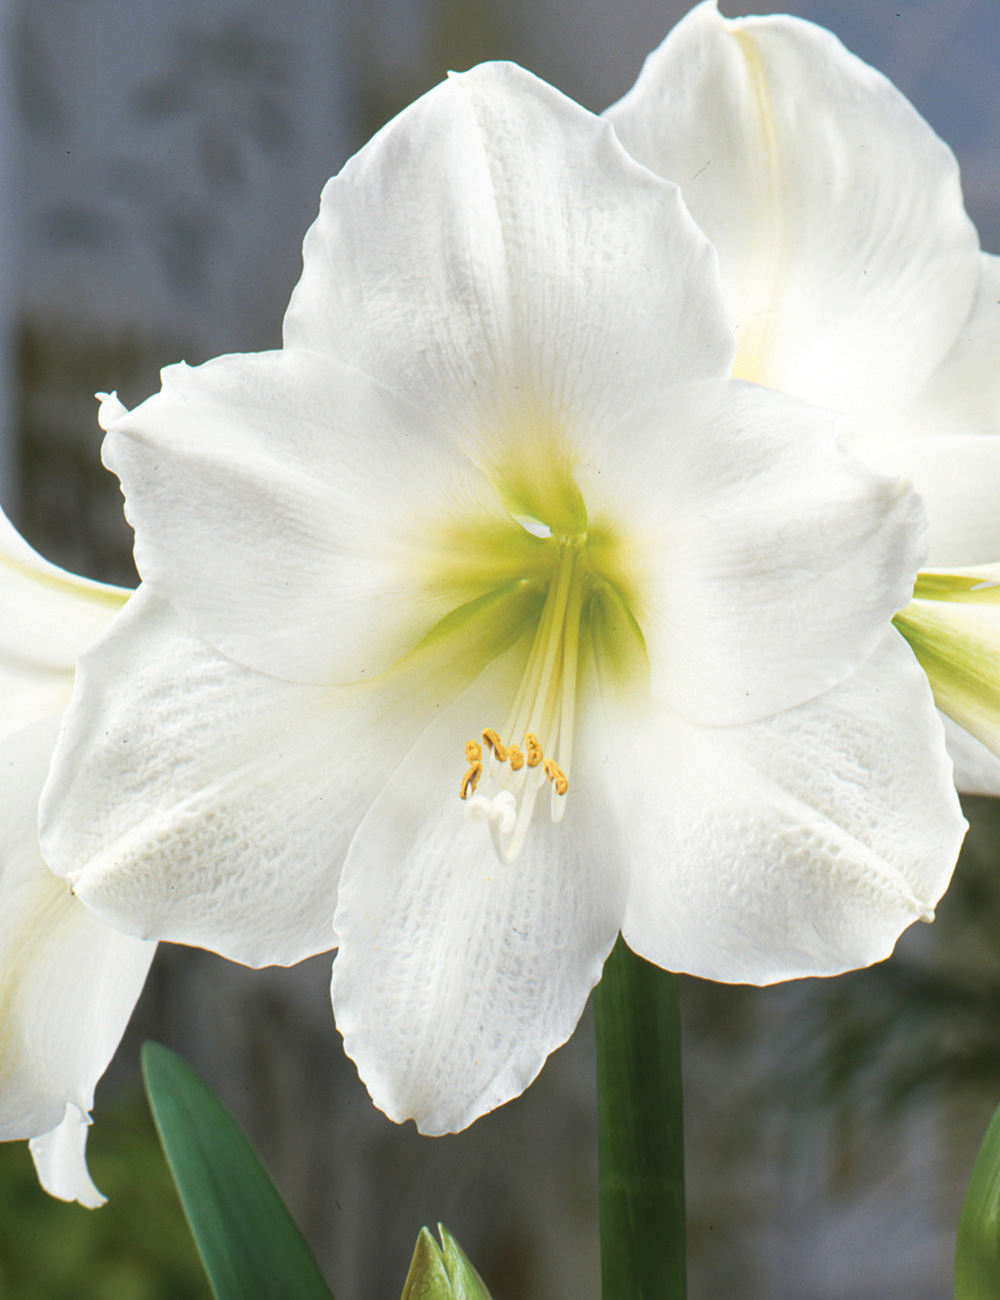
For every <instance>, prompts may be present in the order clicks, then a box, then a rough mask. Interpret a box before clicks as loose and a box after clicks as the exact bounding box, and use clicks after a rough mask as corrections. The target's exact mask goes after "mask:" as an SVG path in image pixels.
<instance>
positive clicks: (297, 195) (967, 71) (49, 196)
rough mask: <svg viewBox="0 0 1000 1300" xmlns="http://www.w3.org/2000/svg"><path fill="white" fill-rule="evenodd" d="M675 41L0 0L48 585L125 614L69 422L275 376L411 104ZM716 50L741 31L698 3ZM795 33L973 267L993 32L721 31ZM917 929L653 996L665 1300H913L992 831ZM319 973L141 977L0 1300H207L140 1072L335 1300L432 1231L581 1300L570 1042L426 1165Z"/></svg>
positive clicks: (10, 383)
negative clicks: (439, 88) (189, 1070)
mask: <svg viewBox="0 0 1000 1300" xmlns="http://www.w3.org/2000/svg"><path fill="white" fill-rule="evenodd" d="M690 7H691V6H690V5H689V4H687V3H684V2H683V0H681V2H671V0H614V2H612V0H339V2H338V0H283V3H282V4H281V5H280V6H277V5H273V4H269V3H267V2H266V0H197V2H196V0H171V3H170V4H169V5H168V4H165V3H160V2H159V0H130V2H129V3H128V4H126V3H124V2H123V0H5V3H4V4H3V6H2V8H0V16H2V25H0V58H2V68H0V72H2V76H0V237H2V241H3V243H2V258H0V499H2V501H3V504H4V506H5V508H6V509H7V510H8V512H9V513H10V514H11V516H12V518H13V519H14V521H15V522H16V523H17V524H18V526H19V527H20V528H21V530H22V531H23V532H24V533H25V535H26V536H27V537H28V539H29V540H30V541H31V542H32V543H33V544H34V545H35V546H37V547H38V548H39V549H40V550H41V551H42V552H43V553H44V554H46V555H47V556H49V557H50V558H51V559H53V560H55V561H56V562H58V563H60V564H62V565H65V566H66V567H68V568H70V569H74V570H76V571H78V572H82V573H86V574H88V575H90V576H92V577H98V578H103V579H106V580H110V581H117V582H122V583H127V584H131V583H132V582H134V581H135V575H134V570H133V568H132V563H131V553H130V552H131V539H130V535H129V533H128V530H127V528H126V527H125V525H124V523H123V520H122V516H121V498H120V495H119V492H118V486H117V481H116V480H115V479H114V478H113V477H112V476H110V475H109V474H107V473H106V472H105V471H104V470H103V469H102V467H101V464H100V457H99V447H100V438H101V433H100V430H99V428H98V426H97V420H96V412H97V408H96V403H95V402H94V399H93V393H94V392H95V391H96V390H103V389H117V390H118V392H119V394H120V395H121V397H122V399H123V400H124V401H125V403H126V404H127V405H129V406H131V405H133V404H134V403H135V402H137V401H139V400H141V399H142V398H144V397H146V396H148V395H149V394H150V393H151V392H153V391H155V389H156V388H157V387H158V377H157V372H158V370H159V368H160V367H161V366H163V365H166V364H169V363H171V362H175V361H179V360H181V359H184V360H186V361H189V362H192V363H196V362H199V361H202V360H204V359H206V358H208V357H210V356H213V355H215V354H218V353H220V352H230V351H248V350H255V349H261V348H268V347H275V346H278V345H279V344H280V339H281V318H282V313H283V310H284V307H285V304H286V302H287V300H288V297H289V294H290V292H291V289H292V287H293V285H294V283H295V281H296V279H297V277H298V274H299V270H300V267H301V241H302V236H303V234H304V233H305V230H306V228H307V227H308V225H309V224H310V222H311V221H312V220H313V218H314V216H315V214H316V211H317V206H318V200H319V192H320V189H321V187H322V185H323V182H324V181H325V180H326V179H327V177H328V176H330V175H332V174H333V173H334V172H336V171H337V170H338V169H339V167H340V166H341V165H342V164H343V162H344V161H345V159H346V158H347V157H348V156H349V155H350V154H351V153H352V152H353V151H354V150H355V149H357V148H358V147H359V146H360V145H361V144H362V143H364V141H365V140H366V139H367V138H368V137H369V136H370V135H371V134H372V132H373V131H375V130H376V129H377V128H378V127H379V126H380V125H381V124H382V123H383V122H385V121H386V120H387V119H388V118H389V117H391V116H392V115H393V114H394V113H395V112H397V111H398V110H399V109H400V108H402V107H403V106H404V105H405V104H407V103H408V102H410V100H412V99H413V98H414V97H415V96H416V95H418V94H420V93H421V92H422V91H424V90H426V89H427V88H429V87H430V86H431V85H433V84H434V83H435V82H437V81H438V80H440V79H441V77H442V76H443V75H444V73H445V71H446V70H447V69H449V68H457V69H461V68H465V67H468V66H470V65H471V64H473V63H476V62H478V61H480V60H482V59H489V58H510V59H514V60H516V61H518V62H519V63H521V64H523V65H525V66H526V67H528V68H530V69H531V70H532V71H534V72H536V73H538V74H539V75H540V76H542V77H545V78H546V79H547V80H549V81H551V82H552V83H553V84H555V85H556V86H558V87H559V88H560V89H561V90H563V91H565V92H566V93H567V94H569V95H572V96H573V97H574V98H576V99H578V100H579V101H581V102H582V103H583V104H584V105H586V106H587V107H589V108H591V109H594V110H600V109H602V108H604V107H606V106H607V105H608V104H609V103H611V102H612V101H614V100H615V99H617V98H618V97H619V96H620V95H622V94H623V93H624V92H625V91H626V90H627V89H628V88H629V86H630V85H631V84H632V82H633V80H634V79H635V76H636V75H637V73H638V71H639V68H640V66H641V64H642V60H643V58H644V56H645V55H646V53H648V52H649V50H650V49H652V48H653V46H654V45H656V44H657V43H658V42H659V41H660V40H661V39H662V38H663V36H664V35H665V34H666V32H667V31H668V29H669V28H670V27H671V26H672V25H673V23H674V22H676V20H677V19H678V18H679V17H680V16H681V15H682V14H683V13H685V12H686V11H687V10H688V9H689V8H690ZM720 7H721V8H722V10H723V12H724V13H726V14H727V15H730V16H735V15H736V14H739V13H741V12H743V8H742V7H741V6H739V5H732V4H730V3H727V2H726V0H723V3H722V4H721V6H720ZM779 10H782V11H790V12H793V13H795V14H798V15H800V16H802V17H807V18H812V19H814V20H816V21H818V22H821V23H823V24H825V25H826V26H828V27H830V28H832V29H833V30H834V31H835V32H836V33H837V34H838V35H839V36H840V37H841V38H842V39H843V40H844V41H845V43H846V44H847V45H848V46H849V47H850V48H852V49H853V50H854V51H855V52H856V53H858V54H859V55H861V56H862V57H863V58H865V59H866V60H868V61H869V62H871V63H873V64H875V65H876V66H877V67H879V68H881V69H882V70H883V71H884V72H886V73H887V74H888V75H889V76H890V77H892V79H893V80H894V81H895V82H896V83H897V85H899V86H900V87H901V89H902V90H903V91H904V92H905V93H906V94H907V95H908V96H909V97H910V99H911V100H913V102H914V103H915V104H916V106H917V107H918V108H919V109H920V111H921V112H922V113H923V114H924V115H925V117H927V118H928V120H929V121H930V122H931V123H932V125H933V126H934V127H935V128H936V129H937V130H938V132H939V133H940V134H941V135H942V136H943V137H944V138H945V139H946V140H947V141H948V142H949V143H950V144H951V145H952V147H953V148H954V149H955V151H956V153H957V154H958V157H959V160H960V163H961V166H962V174H963V181H964V186H965V193H966V197H967V202H968V206H969V209H970V212H971V214H972V216H973V219H974V220H975V221H976V222H977V224H978V226H979V229H980V233H981V237H982V242H983V246H984V247H985V248H987V249H989V250H991V251H994V252H995V251H998V250H1000V184H998V179H1000V177H998V171H1000V91H998V88H1000V7H998V6H997V5H996V4H995V3H994V0H865V3H863V4H861V3H857V2H856V0H803V2H802V3H798V4H790V5H780V4H759V5H758V6H757V7H756V10H755V11H756V12H775V11H779ZM967 812H968V815H969V818H970V821H971V822H972V831H971V833H970V836H969V840H968V843H967V847H966V850H965V852H964V855H963V859H962V862H961V864H960V867H959V871H958V874H957V876H956V881H955V884H954V885H953V886H952V888H951V890H950V891H949V893H948V895H947V896H946V898H945V900H944V902H943V904H942V906H941V908H940V911H939V921H938V923H937V924H936V925H934V926H933V927H924V926H919V927H916V930H915V931H914V932H911V933H909V934H908V935H907V936H905V938H904V940H903V942H902V943H901V945H900V948H899V951H898V952H897V954H896V956H895V957H893V959H892V960H891V961H889V962H887V963H885V964H883V965H882V966H879V967H876V968H873V969H871V970H869V971H864V972H859V973H856V974H853V975H850V976H847V977H843V978H841V979H837V980H832V981H814V982H802V983H797V984H791V985H787V986H782V987H778V988H774V989H765V990H759V989H752V988H743V987H736V988H732V987H724V986H717V985H708V984H703V983H699V982H698V981H694V980H686V981H685V982H684V986H683V999H684V1002H683V1007H684V1022H685V1025H684V1027H685V1035H686V1052H685V1070H686V1076H687V1077H686V1089H687V1092H686V1105H687V1130H688V1131H687V1159H688V1172H689V1215H690V1245H691V1257H690V1272H691V1286H690V1294H691V1296H692V1300H719V1298H720V1297H730V1296H732V1297H739V1298H740V1300H871V1298H873V1297H879V1298H880V1300H895V1298H898V1300H944V1298H945V1297H947V1296H950V1294H951V1280H950V1275H951V1253H952V1249H953V1241H954V1230H955V1224H956V1221H957V1216H958V1210H959V1206H960V1203H961V1196H962V1192H963V1189H964V1186H965V1183H966V1182H967V1180H968V1177H969V1173H970V1171H971V1167H972V1161H973V1158H974V1154H975V1150H976V1147H977V1145H978V1142H979V1140H980V1138H981V1136H982V1133H983V1131H984V1129H985V1126H986V1123H987V1121H988V1118H989V1115H990V1113H991V1112H992V1110H993V1108H994V1106H995V1105H996V1103H997V1101H1000V809H998V808H997V807H996V806H994V805H993V804H992V803H991V802H990V801H986V800H970V801H968V809H967ZM328 983H329V958H328V957H323V958H317V959H314V960H313V961H311V962H308V963H305V964H303V965H302V966H300V967H297V968H294V969H292V970H288V971H279V970H269V971H263V972H252V971H247V970H244V969H242V968H239V967H236V966H231V965H228V964H227V963H224V962H222V961H220V960H218V959H216V958H214V957H212V956H211V955H208V954H204V953H200V952H196V951H191V950H185V949H178V948H171V949H167V948H161V950H160V953H159V954H158V957H157V960H156V963H155V965H154V971H153V976H152V978H151V980H150V983H149V985H148V987H147V991H146V993H145V994H144V997H143V999H142V1001H141V1002H140V1005H139V1007H138V1009H137V1013H136V1016H135V1020H134V1024H133V1027H132V1029H131V1030H130V1032H129V1035H128V1037H127V1038H126V1041H125V1043H124V1044H123V1046H122V1049H121V1050H120V1052H119V1055H118V1058H117V1059H116V1062H115V1064H114V1066H113V1067H112V1069H111V1071H109V1074H108V1075H107V1077H106V1079H105V1080H104V1082H103V1083H102V1085H101V1088H100V1090H99V1092H98V1102H97V1109H96V1112H95V1119H96V1124H95V1127H94V1129H93V1131H92V1137H91V1150H92V1153H93V1154H92V1161H91V1165H92V1170H93V1172H94V1175H95V1178H96V1181H97V1183H98V1185H99V1186H101V1188H102V1190H104V1191H105V1193H107V1194H108V1195H109V1197H110V1200H109V1204H108V1205H107V1206H106V1207H105V1208H104V1209H102V1210H100V1211H96V1212H90V1211H86V1210H83V1209H81V1208H79V1207H77V1206H65V1205H62V1204H59V1203H56V1202H52V1201H50V1200H48V1198H46V1197H45V1196H44V1195H43V1194H41V1193H40V1192H38V1191H37V1188H36V1186H35V1181H34V1175H33V1172H32V1170H31V1167H30V1160H29V1158H28V1154H27V1150H26V1147H25V1146H24V1144H11V1145H8V1146H6V1147H2V1148H0V1296H4V1297H6V1296H10V1297H18V1298H21V1297H27V1298H28V1300H34V1298H36V1297H37V1298H38V1300H42V1298H43V1297H44V1298H46V1300H48V1298H55V1297H60V1298H62V1297H65V1298H67V1300H77V1298H81V1297H82V1298H84V1300H90V1298H92V1297H93V1298H95V1300H96V1298H100V1300H105V1298H106V1300H160V1298H161V1297H162V1298H163V1300H166V1298H167V1297H180V1296H199V1295H205V1296H207V1294H208V1292H207V1288H206V1287H205V1284H204V1283H203V1281H202V1280H201V1274H200V1270H199V1267H198V1265H197V1262H196V1260H195V1259H194V1256H193V1249H192V1247H191V1246H190V1244H189V1242H188V1240H187V1237H186V1232H185V1228H184V1225H183V1222H182V1219H181V1216H180V1210H179V1207H178V1206H177V1204H176V1201H175V1199H174V1196H173V1192H172V1188H171V1185H170V1182H169V1176H168V1175H167V1173H166V1170H165V1167H164V1166H163V1163H162V1159H161V1157H160V1155H159V1149H158V1147H157V1145H156V1142H155V1138H154V1137H153V1136H152V1130H151V1127H150V1123H149V1120H148V1118H147V1116H146V1113H145V1109H144V1103H143V1102H142V1100H141V1095H140V1092H139V1089H138V1078H137V1076H138V1068H137V1050H138V1044H139V1042H140V1041H141V1039H142V1038H144V1037H155V1038H158V1039H160V1040H161V1041H164V1042H167V1043H169V1044H170V1045H171V1046H173V1047H175V1048H176V1049H177V1050H178V1051H180V1052H181V1053H182V1054H184V1055H185V1056H186V1057H187V1059H188V1060H189V1061H190V1062H191V1063H192V1064H193V1065H194V1066H195V1067H196V1068H197V1069H198V1070H199V1071H200V1072H201V1073H202V1074H203V1075H204V1076H205V1077H206V1078H207V1079H208V1080H209V1082H210V1083H211V1084H212V1085H213V1086H214V1087H215V1088H216V1090H217V1091H218V1092H219V1093H220V1095H221V1096H222V1097H223V1098H224V1099H225V1100H226V1102H227V1103H228V1104H229V1105H230V1107H231V1108H232V1109H233V1110H234V1112H235V1113H236V1115H237V1117H238V1118H239V1119H240V1121H241V1122H242V1123H243V1124H244V1125H245V1127H246V1128H247V1129H248V1131H249V1132H250V1133H251V1135H252V1137H253V1139H254V1141H255V1142H256V1143H257V1145H258V1147H259V1149H260V1150H261V1152H262V1154H263V1156H264V1158H265V1160H266V1161H267V1163H268V1165H269V1167H270V1169H271V1171H272V1173H273V1175H274V1176H275V1178H276V1180H277V1182H278V1184H279V1186H280V1187H281V1189H282V1191H283V1193H284V1194H285V1196H286V1198H287V1200H288V1202H289V1204H290V1206H291V1208H292V1210H293V1213H294V1214H295V1215H296V1217H297V1219H298V1221H299V1222H300V1224H301V1225H302V1226H303V1228H304V1230H305V1231H306V1233H307V1235H308V1236H309V1239H310V1241H311V1242H312V1244H313V1247H314V1249H315V1251H316V1254H317V1256H318V1258H319V1260H320V1262H321V1265H322V1267H323V1268H324V1270H325V1271H326V1274H327V1277H328V1279H329V1281H330V1283H331V1285H332V1286H333V1288H334V1290H335V1291H336V1294H337V1296H338V1297H339V1300H383V1298H389V1300H392V1298H393V1297H395V1296H397V1295H398V1294H399V1291H400V1289H401V1286H402V1282H403V1278H404V1276H405V1272H406V1267H407V1263H408V1259H409V1255H410V1252H411V1250H412V1247H413V1243H414V1240H415V1237H416V1234H417V1231H418V1230H419V1228H420V1226H421V1225H422V1224H424V1223H433V1222H435V1221H436V1220H438V1219H441V1220H443V1221H444V1222H445V1223H446V1224H447V1225H448V1226H449V1228H450V1229H451V1230H452V1231H453V1232H454V1233H455V1234H456V1235H457V1236H458V1238H459V1240H460V1241H461V1242H462V1243H463V1245H464V1246H465V1248H466V1250H467V1252H468V1253H469V1254H470V1255H471V1257H472V1258H473V1260H474V1261H475V1262H476V1263H477V1265H478V1267H479V1268H480V1271H481V1272H482V1273H483V1275H484V1277H485V1279H486V1281H487V1283H488V1285H489V1286H490V1288H491V1289H492V1292H493V1295H494V1300H536V1298H537V1300H541V1298H542V1297H544V1298H545V1300H570V1298H572V1300H597V1297H598V1295H599V1290H600V1288H599V1272H598V1254H597V1222H596V1219H597V1183H596V1138H595V1131H594V1114H595V1102H594V1085H593V1046H592V1033H591V1026H590V1021H589V1017H585V1018H584V1021H583V1022H582V1024H581V1026H580V1029H579V1031H578V1032H577V1034H576V1035H575V1037H574V1038H573V1040H571V1042H570V1043H569V1044H568V1045H567V1046H566V1047H565V1048H564V1049H563V1050H562V1051H560V1052H558V1053H556V1055H555V1056H554V1057H553V1058H552V1059H551V1060H550V1062H549V1064H548V1065H547V1066H546V1068H545V1070H544V1071H543V1073H542V1076H541V1077H540V1079H539V1080H538V1082H537V1083H536V1084H535V1085H534V1086H533V1087H532V1088H531V1089H529V1091H528V1092H527V1093H526V1094H525V1095H524V1096H523V1097H521V1098H519V1099H518V1100H517V1101H515V1102H512V1103H510V1104H509V1105H508V1106H506V1107H504V1108H502V1109H501V1110H500V1111H498V1112H496V1113H494V1114H493V1115H490V1116H488V1117H486V1118H485V1119H483V1120H481V1121H479V1123H477V1124H476V1125H474V1126H473V1128H472V1129H470V1130H468V1131H467V1132H466V1133H464V1134H460V1135H457V1136H454V1137H449V1138H443V1139H426V1138H421V1137H419V1136H418V1135H417V1134H416V1133H415V1132H414V1130H413V1127H412V1125H407V1126H405V1127H403V1128H398V1127H396V1126H395V1125H393V1124H391V1123H389V1121H388V1120H386V1119H385V1118H384V1117H383V1116H382V1115H381V1114H379V1113H378V1112H377V1111H376V1110H375V1109H374V1108H373V1107H372V1105H371V1103H370V1101H369V1100H368V1097H367V1094H366V1093H365V1090H364V1088H363V1087H362V1086H361V1085H360V1083H359V1082H358V1079H357V1076H356V1073H355V1071H354V1067H353V1065H352V1064H351V1063H350V1061H348V1060H346V1058H345V1057H344V1055H343V1052H342V1050H341V1046H340V1039H339V1036H338V1035H337V1034H336V1031H335V1030H334V1027H333V1024H332V1018H331V1015H330V1010H329V999H328Z"/></svg>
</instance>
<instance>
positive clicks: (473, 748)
mask: <svg viewBox="0 0 1000 1300" xmlns="http://www.w3.org/2000/svg"><path fill="white" fill-rule="evenodd" d="M482 757H483V747H482V745H480V743H479V741H478V740H467V741H466V742H465V761H466V762H467V763H478V762H479V761H480V760H481V759H482Z"/></svg>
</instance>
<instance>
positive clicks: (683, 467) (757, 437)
mask: <svg viewBox="0 0 1000 1300" xmlns="http://www.w3.org/2000/svg"><path fill="white" fill-rule="evenodd" d="M628 423H629V427H630V442H629V451H628V455H627V456H623V455H618V456H614V455H613V454H610V452H611V449H604V452H605V454H604V456H603V458H602V459H600V460H597V459H594V460H592V461H590V462H589V463H588V464H587V465H585V466H584V467H582V468H581V469H580V470H578V471H577V481H578V482H579V483H580V485H581V488H582V490H583V496H584V499H585V500H586V501H587V504H588V510H590V514H591V523H592V529H593V530H594V531H595V532H599V531H600V530H601V529H602V528H606V531H608V533H609V534H610V535H612V536H614V533H615V528H616V525H617V522H618V520H621V524H620V533H621V535H622V537H623V539H624V540H623V542H622V554H621V556H620V557H615V563H617V565H618V568H619V569H620V574H618V573H615V572H614V571H613V572H612V577H613V578H615V580H616V581H617V582H618V583H619V584H620V586H621V588H622V590H623V594H624V596H625V600H626V603H627V604H628V606H629V609H630V610H631V611H632V613H633V614H634V616H635V617H636V619H637V621H638V623H639V625H640V627H641V629H642V632H643V635H644V637H645V641H646V649H647V653H648V655H649V660H650V665H651V669H652V689H653V693H654V694H655V695H656V696H658V698H660V699H661V700H663V701H664V702H665V703H667V704H668V705H669V706H670V707H671V709H672V710H673V711H675V712H677V713H679V714H681V715H682V716H683V717H686V718H688V719H689V720H692V721H697V722H708V723H724V724H731V723H738V722H745V721H750V720H753V719H757V718H762V717H766V716H767V715H769V714H771V713H774V712H777V711H778V710H780V709H783V708H787V707H789V706H791V705H795V704H799V703H801V702H802V701H803V700H805V699H808V698H809V697H811V696H813V695H818V694H819V693H820V692H821V691H823V690H825V689H826V688H828V687H829V686H832V685H833V684H834V683H836V682H837V681H840V680H841V679H842V678H844V677H846V676H847V675H848V673H850V672H851V671H852V670H853V669H854V668H856V667H857V665H858V664H859V663H861V662H862V660H863V659H865V658H867V656H868V655H869V654H871V652H872V650H873V649H874V648H875V646H876V645H877V643H878V641H879V640H880V638H881V637H882V636H883V635H884V632H885V628H886V625H887V623H888V620H889V619H890V618H891V616H892V614H893V613H894V612H895V611H896V610H897V609H899V608H900V606H902V605H904V604H905V603H906V602H907V600H909V598H910V595H911V593H912V591H913V580H914V577H915V574H916V570H917V565H918V563H919V561H920V559H921V558H922V554H923V541H924V526H923V510H922V506H921V504H920V501H919V499H918V498H917V497H916V495H915V494H914V493H913V492H911V491H910V490H909V488H908V487H907V485H905V484H904V483H902V482H901V481H899V480H895V481H890V480H886V479H881V478H877V477H875V476H874V475H872V474H871V473H870V472H869V471H868V470H866V469H864V468H863V467H862V466H861V465H860V464H859V463H858V462H857V461H855V460H853V459H852V458H851V457H849V456H847V455H845V454H844V453H843V452H842V451H841V450H840V449H839V448H838V447H837V445H836V443H835V442H834V438H833V433H834V430H835V423H834V420H833V418H832V417H831V416H829V415H827V414H826V413H825V412H823V411H820V410H818V409H817V408H814V407H810V406H808V405H806V404H805V403H803V402H800V401H798V400H797V399H795V398H790V397H786V396H784V395H782V394H779V393H775V392H773V391H770V390H768V389H764V388H759V387H757V386H755V385H751V384H746V383H743V382H741V381H737V380H728V381H717V382H708V383H703V384H698V385H692V386H690V387H688V388H684V389H682V388H678V389H676V390H675V391H674V392H673V393H672V394H671V398H670V402H669V405H667V406H666V407H665V408H661V407H660V406H656V407H654V408H652V409H647V410H645V411H635V412H633V413H632V414H631V416H630V418H629V421H628ZM616 512H617V517H616ZM605 516H606V517H607V520H608V522H607V524H606V525H605Z"/></svg>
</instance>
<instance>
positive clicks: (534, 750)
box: [524, 731, 543, 767]
mask: <svg viewBox="0 0 1000 1300" xmlns="http://www.w3.org/2000/svg"><path fill="white" fill-rule="evenodd" d="M524 748H525V749H526V750H527V752H528V766H529V767H537V766H538V764H539V763H540V762H541V761H542V758H543V754H542V747H541V745H540V744H539V743H538V737H537V736H536V735H535V733H534V732H533V731H529V732H528V734H527V735H526V736H525V738H524Z"/></svg>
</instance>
